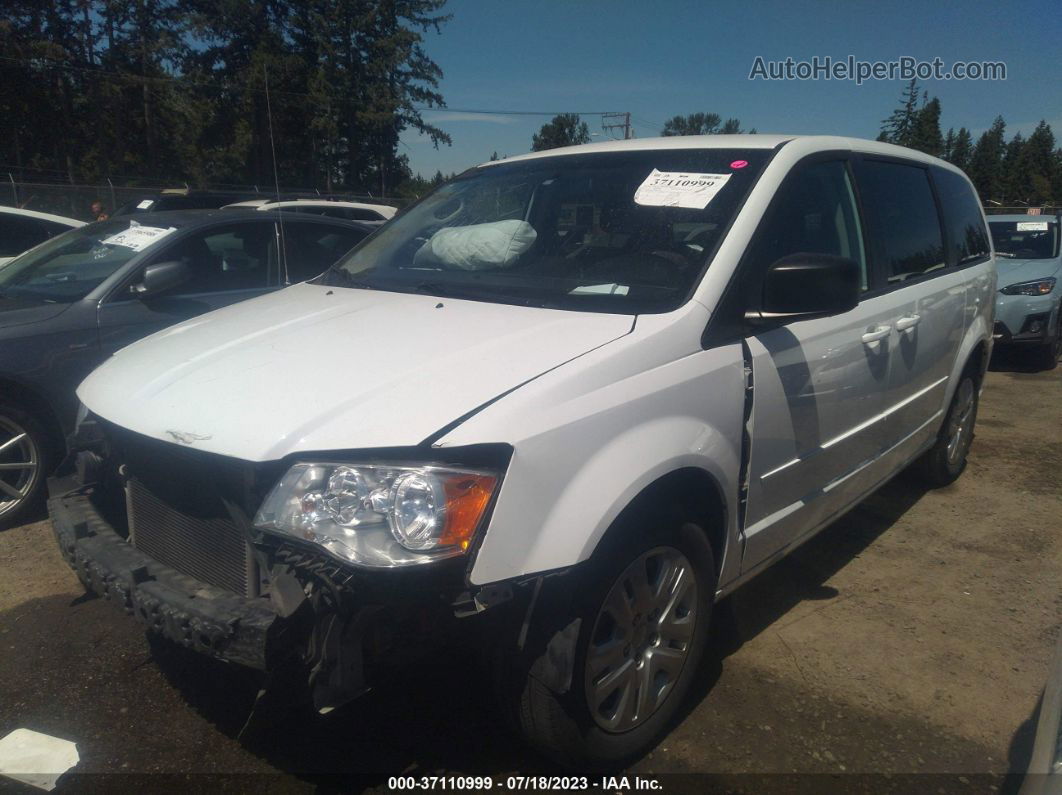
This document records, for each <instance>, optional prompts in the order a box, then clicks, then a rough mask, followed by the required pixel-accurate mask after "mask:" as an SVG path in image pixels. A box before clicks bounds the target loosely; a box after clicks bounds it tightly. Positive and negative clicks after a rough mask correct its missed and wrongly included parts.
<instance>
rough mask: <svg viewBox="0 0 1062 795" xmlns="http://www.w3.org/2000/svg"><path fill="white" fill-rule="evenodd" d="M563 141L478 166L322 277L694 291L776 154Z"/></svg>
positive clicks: (658, 304)
mask: <svg viewBox="0 0 1062 795" xmlns="http://www.w3.org/2000/svg"><path fill="white" fill-rule="evenodd" d="M770 154H771V153H770V151H768V150H762V149H753V150H740V151H739V150H733V149H675V150H647V151H635V152H610V153H600V154H587V155H564V156H558V157H549V158H542V159H532V160H525V161H518V162H515V163H502V164H500V165H492V166H484V167H480V168H477V169H473V170H472V171H469V172H466V173H465V174H464V175H462V176H460V177H458V178H457V179H455V180H453V181H451V182H449V183H447V184H445V185H442V186H441V187H439V188H438V189H437V190H435V191H434V192H433V193H431V194H429V195H428V196H427V197H425V198H424V199H423V200H421V201H420V202H419V203H417V204H415V205H414V206H413V207H411V208H410V209H409V210H407V211H406V212H405V213H403V214H402V215H400V216H398V217H396V218H395V219H394V220H392V221H390V222H389V223H388V224H386V225H385V226H383V227H382V228H381V229H380V231H379V232H377V233H376V234H375V235H373V236H372V237H370V238H368V239H367V240H366V241H365V243H364V244H362V245H361V246H359V247H358V248H356V249H354V251H352V252H351V253H350V255H349V256H347V257H346V258H345V259H344V260H342V261H341V262H340V263H339V264H338V265H337V266H334V267H333V268H332V270H331V271H330V272H329V273H327V274H325V275H324V276H323V277H322V280H323V281H325V282H326V283H328V284H332V285H338V286H350V287H364V288H370V289H380V290H394V291H399V292H422V293H427V294H429V295H437V296H452V297H460V298H471V299H475V300H482V301H496V302H501V303H519V304H526V305H531V306H550V307H557V308H562V309H583V310H593V311H605V312H618V313H630V314H632V313H637V312H660V311H665V310H668V309H672V308H674V307H676V306H678V305H679V304H681V303H682V302H683V301H685V300H686V299H687V297H688V296H689V294H690V292H691V290H692V288H693V287H694V285H695V284H696V283H697V282H698V280H699V279H700V276H701V274H702V273H703V271H704V268H705V267H706V266H707V264H708V262H709V261H710V260H711V257H712V255H713V254H714V252H715V249H716V246H717V245H718V243H719V241H720V240H721V238H722V236H723V234H724V233H725V232H726V229H727V228H728V226H729V224H730V222H731V220H732V219H733V217H734V215H735V214H736V212H737V210H738V209H739V207H740V206H741V203H742V201H743V200H744V198H745V196H746V195H747V194H748V191H749V188H750V187H751V186H752V184H753V183H754V182H755V180H756V177H757V176H758V175H759V173H760V171H761V170H762V169H763V166H764V164H765V163H766V162H767V160H768V159H769V157H770Z"/></svg>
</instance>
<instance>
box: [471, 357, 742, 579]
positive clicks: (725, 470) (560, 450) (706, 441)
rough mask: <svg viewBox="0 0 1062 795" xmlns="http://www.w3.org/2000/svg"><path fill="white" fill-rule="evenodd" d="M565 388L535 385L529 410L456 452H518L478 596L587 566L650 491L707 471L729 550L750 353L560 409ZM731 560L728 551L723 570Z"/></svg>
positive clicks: (482, 556) (667, 368)
mask: <svg viewBox="0 0 1062 795" xmlns="http://www.w3.org/2000/svg"><path fill="white" fill-rule="evenodd" d="M606 350H607V348H606ZM601 355H602V356H604V355H605V354H604V353H602V354H601ZM561 369H563V368H561ZM556 377H557V378H558V379H561V376H560V375H556ZM561 380H563V379H561ZM566 386H570V385H566V384H560V385H558V384H556V383H554V384H553V385H552V388H551V386H550V385H548V384H537V385H536V384H532V385H529V387H531V388H528V387H525V389H527V390H528V391H527V392H526V393H525V394H524V395H522V396H520V398H518V399H516V400H513V401H512V402H511V403H508V401H510V400H511V398H506V399H504V400H502V401H500V402H499V403H497V404H495V405H494V406H491V407H490V408H488V409H487V410H486V411H485V412H484V413H483V414H481V415H479V416H477V417H476V418H474V419H473V420H472V421H471V422H470V424H469V425H468V426H462V428H461V429H460V430H461V431H462V433H461V434H460V435H459V436H455V438H453V440H452V442H453V443H454V444H456V443H458V441H461V440H464V439H466V438H486V435H487V434H489V435H490V436H492V437H493V436H495V434H496V433H497V434H498V435H500V434H501V429H502V428H505V429H507V430H508V431H509V433H508V434H507V435H508V436H509V439H508V440H507V441H508V442H509V443H510V444H512V446H513V450H514V452H513V456H512V460H511V462H510V465H509V471H508V473H507V474H506V476H505V479H504V481H503V483H502V486H501V490H500V492H499V494H498V499H497V503H496V505H495V508H494V513H493V515H492V516H491V519H490V523H489V525H488V527H487V530H486V533H485V536H484V538H483V542H482V544H481V546H480V548H479V550H478V552H477V556H476V560H475V562H474V565H473V568H472V573H471V578H470V579H471V582H472V583H473V584H475V585H482V584H486V583H491V582H496V581H499V580H506V579H512V578H516V577H524V576H528V575H532V574H536V573H541V572H545V571H551V570H555V569H561V568H567V567H570V566H574V565H575V564H577V563H581V562H582V561H584V560H586V559H587V558H589V557H590V555H591V554H592V553H593V551H594V549H595V548H596V547H597V545H598V543H599V542H600V541H601V539H602V537H603V536H604V534H605V532H606V530H607V529H608V527H609V526H610V525H611V524H612V522H613V521H614V520H615V519H616V517H617V516H619V514H620V512H621V511H622V510H623V509H624V508H625V507H626V506H627V505H629V504H630V502H631V501H632V500H633V499H634V498H635V497H636V496H637V495H638V494H639V493H641V491H642V490H644V489H645V487H646V486H648V485H649V484H651V483H652V482H653V481H655V480H657V479H659V478H660V477H662V476H664V475H666V474H668V473H670V472H673V471H675V470H677V469H683V468H696V469H699V470H701V471H704V472H706V473H707V474H708V475H709V476H710V477H711V478H712V479H713V480H714V481H715V483H716V484H717V486H718V489H719V492H720V496H721V497H722V499H723V501H724V504H725V508H726V514H727V521H728V525H729V526H728V527H727V528H726V529H727V544H726V549H730V547H731V544H730V542H732V541H733V540H734V539H735V538H736V535H737V520H736V516H737V510H736V499H737V491H738V489H737V481H738V470H739V467H740V461H741V443H742V434H741V432H742V427H743V426H742V422H743V412H744V387H745V382H744V368H743V363H742V358H741V346H740V345H738V344H734V345H726V346H721V347H718V348H713V349H711V350H707V351H697V352H696V353H693V354H690V355H688V356H685V357H682V358H680V359H677V360H675V361H671V362H669V363H666V364H664V365H662V366H659V367H656V368H653V369H651V370H648V371H643V372H641V373H638V374H636V375H634V376H632V377H630V378H626V379H619V380H616V381H612V382H611V383H606V384H602V385H600V386H599V387H598V388H595V389H591V390H589V391H587V392H585V393H583V394H581V395H578V396H577V397H574V398H570V399H568V400H555V399H553V398H555V397H556V392H557V391H563V390H564V388H565V387H566ZM522 391H523V390H519V391H518V392H517V393H515V394H514V395H513V396H512V398H516V397H517V396H519V395H520V392H522ZM544 392H545V393H546V394H545V395H544V394H543V393H544ZM507 403H508V405H506V404H507ZM528 406H534V407H535V408H537V409H538V410H537V411H534V410H532V411H530V412H529V411H528V410H527V409H528ZM514 430H515V431H518V433H515V434H514ZM728 557H729V556H728V555H727V553H726V551H725V549H724V552H723V555H722V558H723V559H724V561H725V559H726V558H728ZM724 566H725V563H724Z"/></svg>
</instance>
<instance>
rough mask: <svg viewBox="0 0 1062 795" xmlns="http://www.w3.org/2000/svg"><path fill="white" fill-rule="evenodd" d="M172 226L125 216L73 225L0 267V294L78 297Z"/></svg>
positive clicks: (58, 298)
mask: <svg viewBox="0 0 1062 795" xmlns="http://www.w3.org/2000/svg"><path fill="white" fill-rule="evenodd" d="M172 231H174V229H173V227H165V228H163V227H153V226H148V225H141V224H138V223H137V222H136V221H131V220H130V219H128V218H122V219H115V220H112V221H101V222H100V223H95V224H89V225H88V226H83V227H81V228H80V229H71V230H70V231H69V232H64V233H63V234H61V235H58V236H57V237H53V238H52V239H51V240H49V241H47V242H45V243H42V244H41V245H39V246H37V247H36V248H33V249H30V250H29V251H27V252H26V253H25V254H23V255H22V256H20V257H16V258H15V259H13V260H11V262H9V263H8V264H7V265H6V266H5V267H4V268H2V269H0V295H3V296H7V297H10V298H29V299H35V300H39V301H50V302H56V303H72V302H74V301H80V300H81V299H82V298H84V297H85V296H86V295H88V294H89V293H90V292H92V290H93V289H95V288H96V287H97V286H98V285H99V284H100V283H102V282H103V280H104V279H106V278H107V277H108V276H110V275H111V274H112V273H114V272H115V271H117V270H118V269H119V268H120V267H122V266H123V265H125V263H126V262H128V261H129V260H131V259H132V258H133V257H135V256H136V255H137V254H138V253H140V252H141V251H143V250H144V249H145V248H147V247H148V246H150V245H152V244H153V243H154V242H155V241H156V240H158V239H160V238H162V237H164V236H165V235H167V234H169V233H170V232H172Z"/></svg>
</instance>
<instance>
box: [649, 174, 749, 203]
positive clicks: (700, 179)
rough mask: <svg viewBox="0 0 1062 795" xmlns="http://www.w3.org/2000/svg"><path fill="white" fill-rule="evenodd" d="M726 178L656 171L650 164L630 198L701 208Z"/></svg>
mask: <svg viewBox="0 0 1062 795" xmlns="http://www.w3.org/2000/svg"><path fill="white" fill-rule="evenodd" d="M729 179H730V175H729V174H695V173H687V172H682V171H657V170H656V169H655V168H654V169H653V172H652V173H651V174H650V175H649V176H648V177H646V178H645V182H643V183H642V184H641V185H639V186H638V190H636V191H635V192H634V202H635V204H641V205H644V206H647V207H688V208H689V209H692V210H703V209H704V208H705V207H707V206H708V202H710V201H711V200H712V199H714V198H715V194H717V193H719V191H720V190H722V188H723V186H724V185H726V183H727V180H729Z"/></svg>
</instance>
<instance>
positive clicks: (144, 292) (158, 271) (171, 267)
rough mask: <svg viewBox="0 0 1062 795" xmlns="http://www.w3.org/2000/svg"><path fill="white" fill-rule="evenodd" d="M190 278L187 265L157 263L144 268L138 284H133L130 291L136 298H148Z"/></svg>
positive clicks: (190, 274) (177, 261)
mask: <svg viewBox="0 0 1062 795" xmlns="http://www.w3.org/2000/svg"><path fill="white" fill-rule="evenodd" d="M191 277H192V273H191V271H190V270H189V269H188V265H187V264H186V263H184V262H181V261H180V260H173V261H172V262H159V263H156V264H155V265H148V266H147V267H146V268H144V276H143V278H142V279H141V281H140V284H134V285H133V286H132V287H131V288H130V289H131V290H132V293H133V295H135V296H136V297H137V298H150V297H151V296H153V295H158V294H159V293H164V292H166V291H167V290H171V289H173V288H174V287H177V286H178V285H180V284H184V283H185V282H186V281H188V280H189V279H190V278H191Z"/></svg>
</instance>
